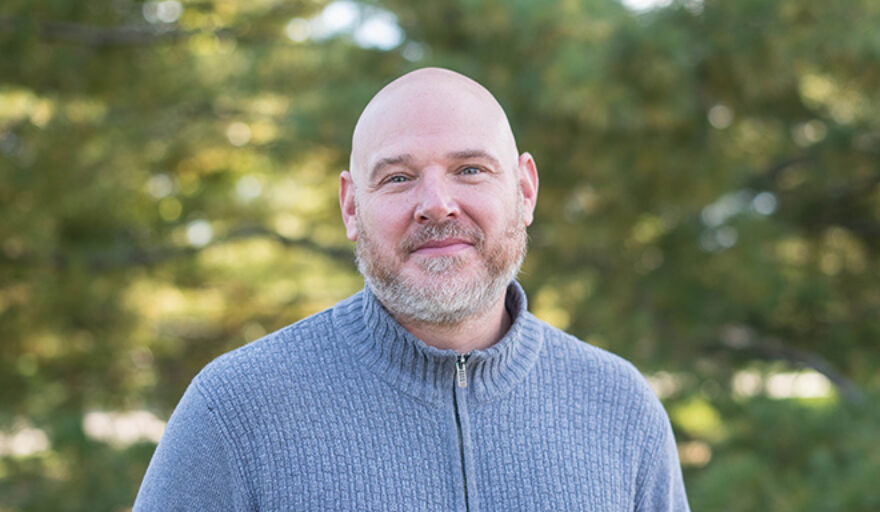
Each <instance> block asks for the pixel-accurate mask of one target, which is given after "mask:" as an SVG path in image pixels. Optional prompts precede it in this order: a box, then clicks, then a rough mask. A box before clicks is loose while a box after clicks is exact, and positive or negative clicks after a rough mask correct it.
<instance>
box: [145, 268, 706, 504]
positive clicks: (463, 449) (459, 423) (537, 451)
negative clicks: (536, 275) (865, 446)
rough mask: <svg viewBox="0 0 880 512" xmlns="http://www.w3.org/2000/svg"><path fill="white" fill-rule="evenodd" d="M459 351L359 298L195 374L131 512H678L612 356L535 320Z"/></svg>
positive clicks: (624, 374)
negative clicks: (460, 356) (461, 378)
mask: <svg viewBox="0 0 880 512" xmlns="http://www.w3.org/2000/svg"><path fill="white" fill-rule="evenodd" d="M507 309H508V311H509V312H510V314H511V316H512V317H513V323H512V325H511V328H510V330H509V331H508V333H507V334H506V335H505V336H504V338H502V339H501V340H500V341H499V342H498V343H496V344H495V345H493V346H491V347H489V348H488V349H486V350H478V351H474V352H471V353H470V354H469V356H468V359H467V362H466V364H465V367H464V370H465V373H466V378H467V386H466V387H457V386H456V385H455V381H456V364H455V359H456V356H457V354H456V353H455V352H454V351H451V350H438V349H435V348H433V347H430V346H428V345H426V344H425V343H423V342H422V341H420V340H418V339H416V338H415V337H414V336H412V335H411V334H410V333H409V332H408V331H406V330H405V329H403V327H401V326H400V324H398V323H397V322H396V321H395V320H394V319H393V318H392V317H391V316H390V315H389V314H388V312H387V311H386V310H385V309H384V307H383V306H382V305H381V303H380V302H379V301H378V300H377V299H376V297H375V296H374V295H373V294H372V293H371V292H370V290H369V288H366V289H364V290H363V291H361V292H359V293H358V294H356V295H354V296H352V297H350V298H348V299H346V300H345V301H343V302H340V303H339V304H337V305H336V306H334V307H333V308H331V309H328V310H326V311H323V312H321V313H318V314H316V315H313V316H311V317H309V318H306V319H304V320H302V321H300V322H298V323H296V324H293V325H290V326H288V327H286V328H284V329H281V330H280V331H277V332H275V333H273V334H270V335H268V336H266V337H264V338H262V339H260V340H257V341H255V342H253V343H250V344H248V345H245V346H244V347H241V348H239V349H238V350H235V351H233V352H230V353H228V354H225V355H223V356H221V357H219V358H217V359H216V360H214V361H213V362H211V363H210V364H209V365H208V366H206V367H205V368H204V369H203V370H202V371H201V372H200V373H199V375H198V376H196V378H195V379H193V382H192V383H191V385H190V386H189V388H188V389H187V391H186V393H185V394H184V396H183V398H182V399H181V401H180V403H179V404H178V406H177V408H176V409H175V411H174V413H173V414H172V416H171V419H170V420H169V422H168V426H167V428H166V430H165V433H164V435H163V437H162V440H161V441H160V443H159V446H158V447H157V449H156V452H155V454H154V455H153V459H152V461H151V462H150V466H149V468H148V470H147V473H146V475H145V477H144V481H143V483H142V485H141V488H140V491H139V493H138V497H137V500H136V502H135V505H134V510H135V511H136V512H139V511H153V510H157V511H172V510H200V511H203V510H204V511H208V510H309V511H312V510H375V511H384V510H400V511H410V510H442V511H449V510H458V511H465V510H467V511H470V512H476V511H516V510H523V511H535V510H548V511H560V510H584V511H597V512H598V511H602V512H605V511H633V510H635V511H684V510H688V505H687V499H686V496H685V491H684V485H683V483H682V476H681V469H680V466H679V462H678V456H677V453H676V447H675V441H674V439H673V435H672V430H671V428H670V425H669V420H668V418H667V416H666V413H665V411H664V410H663V407H662V406H661V404H660V403H659V401H658V400H657V399H656V397H655V396H654V394H653V393H652V392H651V389H650V388H649V387H648V385H647V384H646V382H645V381H644V379H643V378H642V377H641V375H640V374H639V373H638V371H637V370H636V369H635V368H634V367H633V366H632V365H631V364H629V363H627V362H626V361H624V360H623V359H621V358H619V357H617V356H614V355H612V354H610V353H608V352H605V351H603V350H600V349H598V348H596V347H593V346H591V345H588V344H586V343H584V342H581V341H579V340H577V339H575V338H573V337H572V336H570V335H568V334H566V333H564V332H562V331H560V330H558V329H556V328H553V327H551V326H549V325H547V324H546V323H544V322H541V321H540V320H538V319H537V318H535V317H534V316H533V315H531V314H530V313H529V312H528V311H527V309H526V298H525V294H524V293H523V291H522V288H520V286H519V285H518V284H517V283H512V284H511V286H510V287H509V288H508V294H507Z"/></svg>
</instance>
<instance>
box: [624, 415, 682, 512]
mask: <svg viewBox="0 0 880 512" xmlns="http://www.w3.org/2000/svg"><path fill="white" fill-rule="evenodd" d="M659 428H660V429H661V432H660V436H659V444H658V445H657V446H656V448H655V449H654V450H651V451H650V452H649V453H648V458H647V459H646V460H642V462H641V466H642V467H643V468H645V470H644V471H643V470H642V469H640V470H639V481H638V484H637V485H638V490H637V493H638V494H637V495H636V506H635V510H636V511H637V512H688V511H689V510H690V507H689V506H688V501H687V495H686V494H685V490H684V480H683V478H682V475H681V464H680V463H679V461H678V449H677V447H676V445H675V437H674V436H673V434H672V427H671V426H670V425H669V419H668V418H667V417H666V414H665V413H664V414H663V423H662V425H660V426H659Z"/></svg>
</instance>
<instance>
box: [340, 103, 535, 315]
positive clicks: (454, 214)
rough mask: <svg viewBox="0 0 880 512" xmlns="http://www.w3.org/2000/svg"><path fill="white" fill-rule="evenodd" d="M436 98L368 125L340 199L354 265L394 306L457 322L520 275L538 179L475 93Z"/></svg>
mask: <svg viewBox="0 0 880 512" xmlns="http://www.w3.org/2000/svg"><path fill="white" fill-rule="evenodd" d="M407 99H412V98H404V101H405V100H407ZM434 100H437V98H436V97H434V98H433V100H431V101H428V102H427V103H421V102H420V103H418V104H417V107H415V108H406V107H405V106H404V107H403V108H399V109H397V108H394V106H393V104H390V105H389V106H388V107H387V109H388V110H386V111H384V112H383V113H382V115H380V116H376V117H377V118H378V119H377V120H376V121H375V122H369V124H368V125H367V126H366V127H365V128H366V129H368V132H367V134H366V135H364V137H363V139H364V140H362V141H360V142H361V143H360V144H359V145H358V147H357V148H356V151H355V153H354V155H353V158H352V161H353V168H352V172H351V174H350V175H348V176H346V173H343V178H342V189H341V191H340V200H341V202H342V206H343V217H344V219H345V222H346V231H347V234H348V236H349V238H350V239H352V240H356V241H357V256H358V267H359V269H360V271H361V272H362V273H363V274H364V276H365V277H366V279H367V281H368V283H369V284H370V286H371V288H372V289H373V291H374V292H375V293H376V294H377V296H378V297H379V299H380V300H381V301H382V302H383V304H385V306H386V307H387V308H388V309H389V310H391V312H392V314H397V315H403V316H404V317H407V318H408V319H410V320H415V321H421V322H425V323H432V324H453V323H457V322H460V321H461V320H462V319H464V318H466V317H469V316H472V315H477V314H479V313H481V312H483V311H485V310H486V309H487V308H488V307H489V306H491V305H492V304H494V303H495V302H496V301H497V300H498V298H499V297H500V296H502V294H503V291H504V289H505V288H506V286H507V284H508V283H509V282H510V280H511V279H513V278H514V277H515V275H516V273H517V271H518V269H519V265H520V263H521V262H522V259H523V257H524V255H525V247H526V232H525V228H526V226H527V225H528V224H529V223H530V222H531V218H532V217H531V214H532V210H533V207H534V194H535V192H534V191H535V188H536V176H535V174H534V162H533V161H532V160H531V156H529V155H527V154H524V155H523V156H522V157H519V158H517V157H516V150H515V147H511V145H512V144H511V142H512V136H510V134H509V128H508V127H507V123H506V119H503V122H501V120H499V119H498V118H497V115H495V116H494V117H493V114H496V113H495V112H493V111H492V109H491V108H486V106H485V105H482V104H481V103H480V102H479V101H476V100H474V99H473V98H469V97H468V98H464V99H462V98H461V97H459V96H456V97H454V98H450V99H443V98H440V99H439V100H437V101H434ZM432 101H433V103H432ZM490 107H491V106H490ZM481 109H482V110H481Z"/></svg>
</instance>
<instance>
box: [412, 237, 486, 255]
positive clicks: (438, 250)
mask: <svg viewBox="0 0 880 512" xmlns="http://www.w3.org/2000/svg"><path fill="white" fill-rule="evenodd" d="M471 247H473V244H472V243H471V242H470V241H468V240H466V239H464V238H444V239H441V240H428V241H426V242H425V243H423V244H420V245H419V246H418V247H416V248H415V250H413V251H412V253H413V254H419V255H422V256H448V255H451V254H456V253H458V252H461V251H465V250H467V249H469V248H471Z"/></svg>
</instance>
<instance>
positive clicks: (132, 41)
mask: <svg viewBox="0 0 880 512" xmlns="http://www.w3.org/2000/svg"><path fill="white" fill-rule="evenodd" d="M27 26H30V27H33V28H34V29H35V30H36V33H37V35H38V36H39V37H40V38H41V39H44V40H47V41H64V42H69V43H78V44H84V45H87V46H94V47H99V48H101V47H108V46H131V45H146V44H154V43H161V42H174V41H177V40H180V39H186V38H188V37H191V36H193V35H195V34H199V33H203V32H205V31H197V30H176V29H169V28H165V27H161V26H160V27H156V28H153V27H134V26H127V27H99V26H94V25H84V24H81V23H71V22H68V21H43V20H32V19H29V18H24V17H19V16H0V31H2V32H12V31H16V30H22V29H23V27H27ZM212 32H213V33H214V34H215V35H218V36H225V35H228V34H229V31H228V29H218V30H214V31H212Z"/></svg>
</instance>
